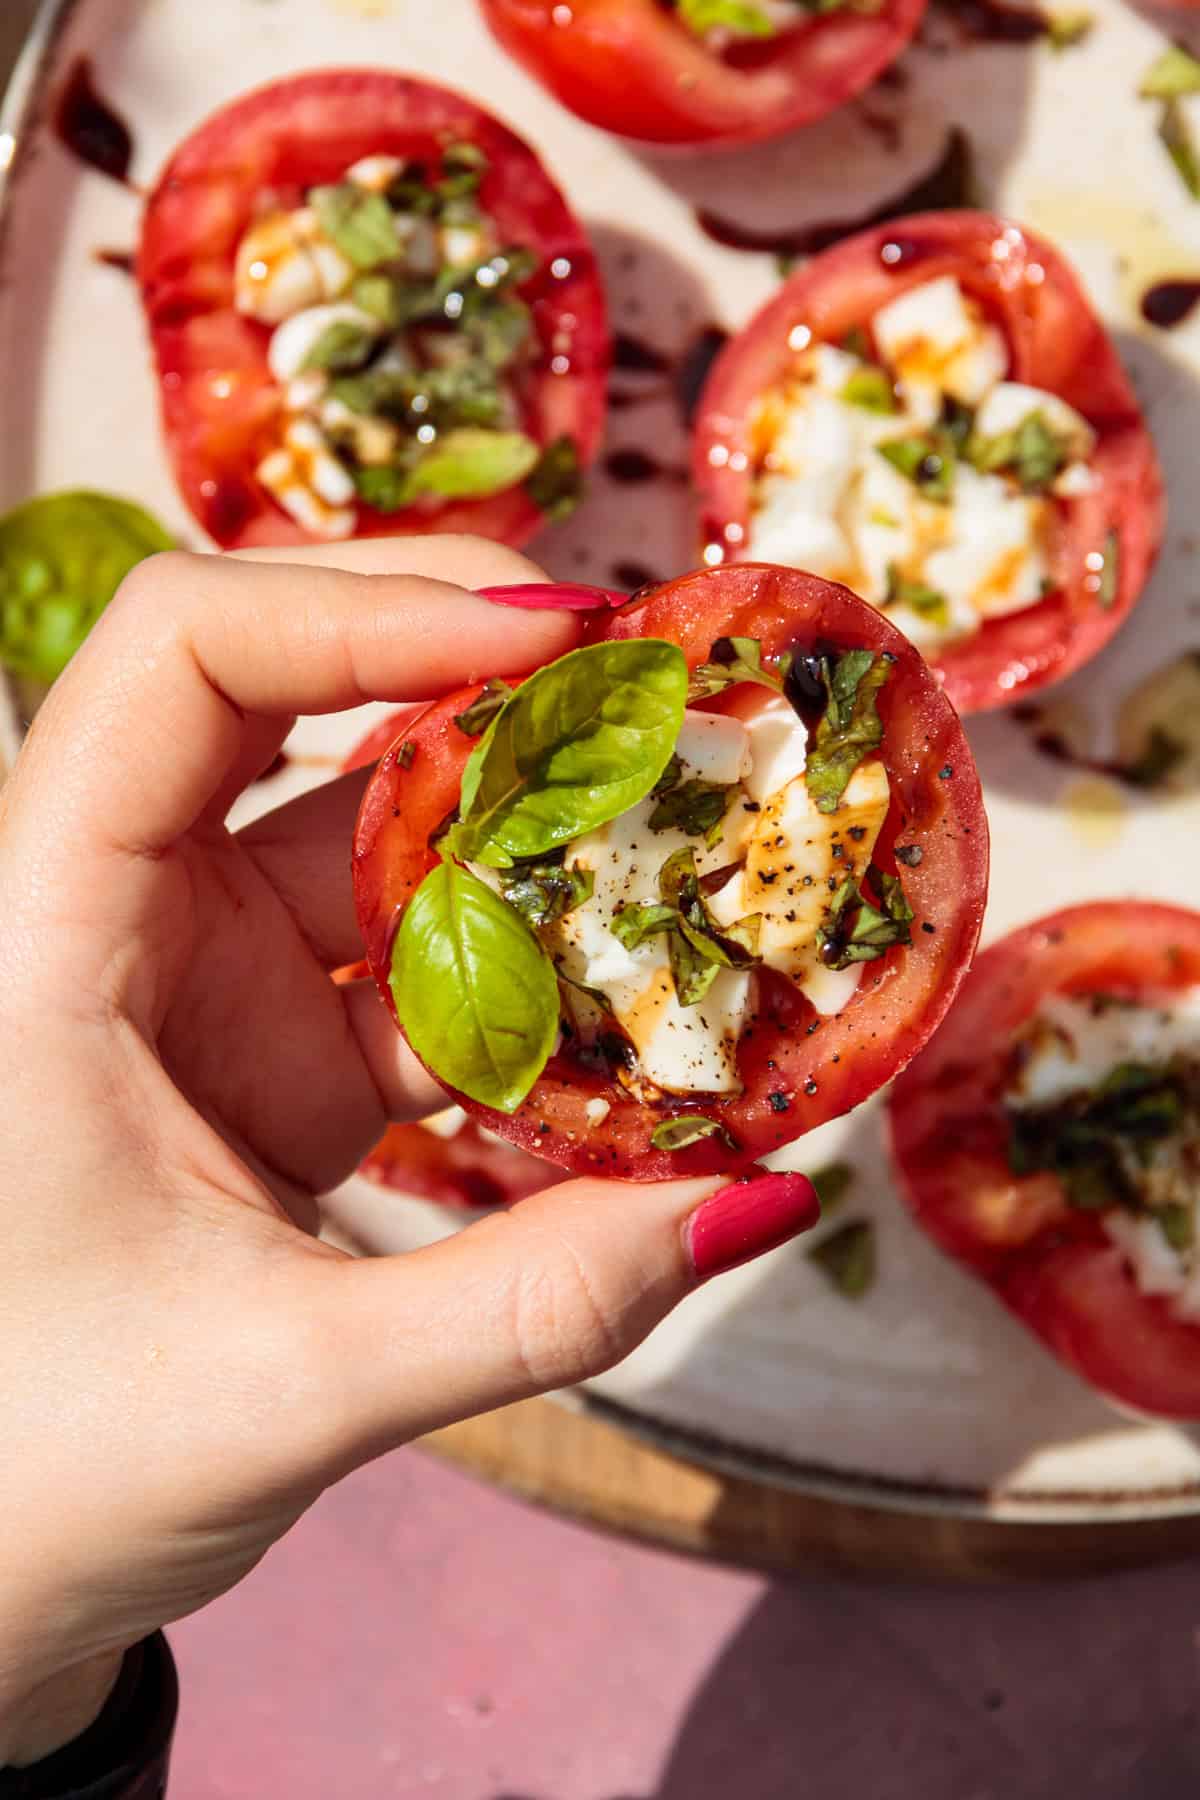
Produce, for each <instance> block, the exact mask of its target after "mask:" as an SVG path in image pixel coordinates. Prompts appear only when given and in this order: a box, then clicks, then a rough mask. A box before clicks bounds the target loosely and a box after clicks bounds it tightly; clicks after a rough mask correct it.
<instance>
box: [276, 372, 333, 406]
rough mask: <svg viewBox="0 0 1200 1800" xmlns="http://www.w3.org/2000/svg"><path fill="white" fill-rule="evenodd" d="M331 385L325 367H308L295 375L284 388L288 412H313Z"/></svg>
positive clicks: (284, 398)
mask: <svg viewBox="0 0 1200 1800" xmlns="http://www.w3.org/2000/svg"><path fill="white" fill-rule="evenodd" d="M328 386H329V377H328V375H326V373H325V371H324V369H306V370H305V371H304V373H303V375H297V376H295V377H294V378H293V379H292V380H291V381H289V382H288V384H287V386H286V387H285V388H284V390H283V404H284V406H285V407H286V408H287V410H288V412H297V413H299V412H311V411H312V410H313V408H314V407H315V406H317V405H318V404H319V402H320V400H321V397H322V395H323V394H324V393H325V390H326V389H327V388H328Z"/></svg>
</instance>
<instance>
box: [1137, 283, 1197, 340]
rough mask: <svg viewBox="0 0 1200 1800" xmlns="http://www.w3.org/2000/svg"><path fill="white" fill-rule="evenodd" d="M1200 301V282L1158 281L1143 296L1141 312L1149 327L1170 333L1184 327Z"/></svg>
mask: <svg viewBox="0 0 1200 1800" xmlns="http://www.w3.org/2000/svg"><path fill="white" fill-rule="evenodd" d="M1197 301H1200V281H1156V282H1155V283H1154V286H1153V287H1148V288H1147V289H1146V291H1145V293H1144V294H1143V295H1142V304H1141V312H1142V317H1143V319H1145V321H1146V323H1147V325H1157V326H1158V327H1159V329H1160V331H1169V330H1170V329H1171V327H1172V326H1173V325H1182V324H1183V321H1184V320H1185V319H1186V318H1187V317H1188V315H1189V314H1190V313H1191V312H1192V311H1193V309H1194V308H1195V306H1196V303H1197Z"/></svg>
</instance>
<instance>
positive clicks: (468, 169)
mask: <svg viewBox="0 0 1200 1800" xmlns="http://www.w3.org/2000/svg"><path fill="white" fill-rule="evenodd" d="M487 170H488V159H487V156H486V155H485V153H484V152H483V151H482V150H481V149H480V148H479V145H478V144H471V143H467V142H463V143H460V144H447V145H446V148H445V149H444V150H443V151H442V170H441V174H440V175H439V176H438V179H437V181H436V182H435V183H434V192H435V193H436V195H437V197H438V199H439V200H441V201H443V202H445V201H447V200H459V199H462V198H463V197H464V196H465V195H468V194H475V193H477V192H478V191H479V185H480V183H481V182H482V180H483V178H484V176H485V174H486V173H487Z"/></svg>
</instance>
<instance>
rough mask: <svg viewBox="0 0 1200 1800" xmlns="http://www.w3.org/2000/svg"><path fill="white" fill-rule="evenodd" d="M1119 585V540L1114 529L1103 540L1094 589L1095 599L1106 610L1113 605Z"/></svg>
mask: <svg viewBox="0 0 1200 1800" xmlns="http://www.w3.org/2000/svg"><path fill="white" fill-rule="evenodd" d="M1120 587H1121V540H1120V539H1119V538H1118V536H1117V534H1116V532H1115V531H1110V532H1109V534H1108V536H1107V537H1106V538H1105V540H1104V551H1103V561H1102V562H1101V565H1100V582H1099V585H1098V587H1097V589H1096V599H1097V600H1098V602H1099V603H1100V605H1101V606H1102V607H1103V608H1104V609H1105V611H1106V612H1107V610H1108V608H1109V607H1110V606H1115V605H1116V601H1117V594H1118V593H1119V592H1120Z"/></svg>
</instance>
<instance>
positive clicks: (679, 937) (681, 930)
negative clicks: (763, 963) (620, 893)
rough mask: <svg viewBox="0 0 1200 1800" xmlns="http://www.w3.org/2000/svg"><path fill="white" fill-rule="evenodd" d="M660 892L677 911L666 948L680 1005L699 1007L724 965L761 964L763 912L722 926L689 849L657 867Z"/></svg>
mask: <svg viewBox="0 0 1200 1800" xmlns="http://www.w3.org/2000/svg"><path fill="white" fill-rule="evenodd" d="M658 891H659V893H660V894H661V895H662V898H663V901H664V903H665V905H666V906H667V907H668V908H669V909H671V910H672V911H673V912H674V913H675V915H676V925H675V929H674V930H673V931H672V933H671V937H670V940H669V943H668V952H669V955H670V962H671V974H672V977H673V978H674V982H675V992H676V998H677V999H678V1001H679V1004H680V1006H696V1005H697V1004H698V1003H699V1002H700V1001H701V1000H703V998H704V996H705V995H706V994H707V992H708V990H709V988H710V987H711V986H712V984H713V982H714V981H715V980H716V978H717V974H718V972H719V970H721V969H749V968H752V967H753V966H754V964H755V963H757V962H758V961H759V960H760V958H759V955H758V936H759V928H760V926H761V923H762V919H761V915H760V914H759V913H753V914H750V915H748V916H747V917H746V918H744V919H739V920H737V922H736V923H735V924H733V925H728V926H719V925H718V924H717V922H716V920H715V919H714V918H713V916H712V914H711V913H710V912H709V910H708V907H707V906H706V904H705V901H704V896H703V893H702V891H701V888H700V881H699V878H698V876H697V874H696V856H695V852H694V851H693V850H691V849H690V848H687V849H683V850H676V851H675V852H674V853H673V854H672V855H671V856H668V858H667V860H666V862H665V863H664V864H663V866H662V868H661V869H660V870H659V875H658Z"/></svg>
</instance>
